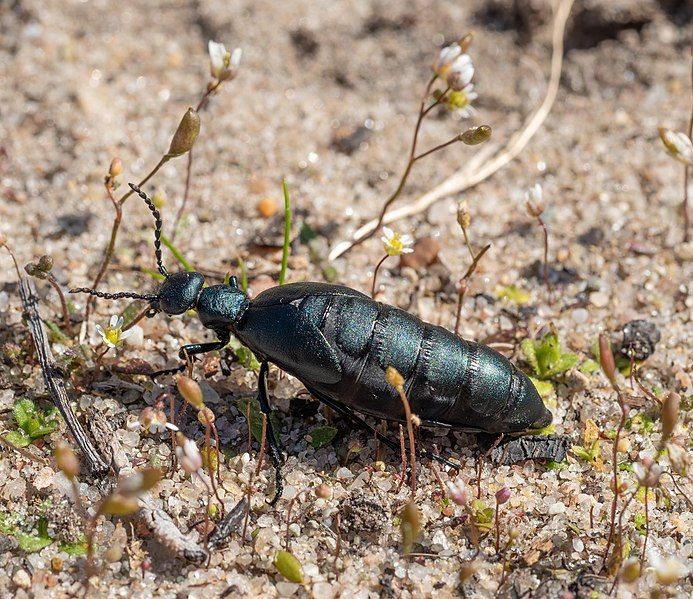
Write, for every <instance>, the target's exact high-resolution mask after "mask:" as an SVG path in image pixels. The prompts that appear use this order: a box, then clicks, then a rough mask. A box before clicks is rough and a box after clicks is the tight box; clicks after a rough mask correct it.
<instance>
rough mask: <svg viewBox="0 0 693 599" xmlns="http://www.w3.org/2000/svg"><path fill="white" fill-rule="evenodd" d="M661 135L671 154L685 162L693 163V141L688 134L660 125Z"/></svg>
mask: <svg viewBox="0 0 693 599" xmlns="http://www.w3.org/2000/svg"><path fill="white" fill-rule="evenodd" d="M659 137H660V139H661V140H662V143H663V144H664V147H665V148H666V150H667V152H668V153H669V155H670V156H672V157H673V158H676V160H678V161H679V162H683V164H687V165H689V166H690V165H693V141H691V138H690V137H688V135H686V134H685V133H683V132H682V131H672V130H671V129H666V128H665V127H660V128H659Z"/></svg>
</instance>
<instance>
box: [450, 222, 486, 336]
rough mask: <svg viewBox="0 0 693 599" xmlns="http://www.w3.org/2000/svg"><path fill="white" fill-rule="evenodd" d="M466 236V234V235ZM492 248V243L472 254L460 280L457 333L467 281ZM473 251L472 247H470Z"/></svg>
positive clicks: (456, 322)
mask: <svg viewBox="0 0 693 599" xmlns="http://www.w3.org/2000/svg"><path fill="white" fill-rule="evenodd" d="M465 238H466V235H465ZM490 248H491V244H490V243H489V244H488V245H485V246H484V247H483V248H481V250H480V251H479V253H478V254H477V255H476V256H474V255H473V254H472V263H471V264H470V265H469V268H467V272H465V273H464V276H463V277H462V280H461V281H460V290H459V293H458V295H457V315H456V317H455V335H459V332H460V321H461V318H462V301H463V300H464V294H465V293H466V292H467V281H468V280H469V278H470V277H471V276H472V275H473V274H474V271H475V270H476V267H477V266H478V265H479V261H480V260H481V259H482V258H483V257H484V254H485V253H486V252H488V250H489V249H490ZM470 251H471V248H470Z"/></svg>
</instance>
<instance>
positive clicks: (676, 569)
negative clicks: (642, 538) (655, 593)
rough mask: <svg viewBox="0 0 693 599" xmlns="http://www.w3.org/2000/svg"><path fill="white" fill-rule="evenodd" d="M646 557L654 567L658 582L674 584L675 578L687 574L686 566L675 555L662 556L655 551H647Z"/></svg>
mask: <svg viewBox="0 0 693 599" xmlns="http://www.w3.org/2000/svg"><path fill="white" fill-rule="evenodd" d="M647 553H648V556H647V557H648V559H649V562H650V564H651V565H652V567H653V568H654V571H655V575H656V576H657V582H659V583H660V584H674V583H675V582H676V581H677V580H680V579H681V578H684V577H685V576H687V575H688V568H687V567H686V565H685V564H683V563H681V562H680V561H679V560H678V559H676V558H675V557H666V558H665V557H662V555H661V554H660V553H659V552H658V551H656V550H651V551H648V552H647Z"/></svg>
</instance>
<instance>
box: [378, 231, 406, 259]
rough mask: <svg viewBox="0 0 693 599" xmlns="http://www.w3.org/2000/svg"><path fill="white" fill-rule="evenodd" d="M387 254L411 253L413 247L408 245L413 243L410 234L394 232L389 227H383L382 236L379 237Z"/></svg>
mask: <svg viewBox="0 0 693 599" xmlns="http://www.w3.org/2000/svg"><path fill="white" fill-rule="evenodd" d="M380 240H381V241H382V242H383V246H384V247H385V251H386V252H387V255H388V256H401V255H402V254H411V253H412V252H413V251H414V249H413V248H412V247H410V246H411V245H412V244H413V243H414V239H413V238H412V237H411V235H401V234H400V233H395V232H394V231H393V230H392V229H390V228H389V227H383V236H382V237H381V238H380Z"/></svg>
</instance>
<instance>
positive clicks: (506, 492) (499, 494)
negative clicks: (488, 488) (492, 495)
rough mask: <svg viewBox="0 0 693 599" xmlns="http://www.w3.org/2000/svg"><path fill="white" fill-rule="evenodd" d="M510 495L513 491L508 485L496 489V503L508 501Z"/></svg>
mask: <svg viewBox="0 0 693 599" xmlns="http://www.w3.org/2000/svg"><path fill="white" fill-rule="evenodd" d="M510 495H511V493H510V489H508V487H501V488H500V489H498V491H496V503H498V505H503V504H504V503H507V502H508V501H509V500H510Z"/></svg>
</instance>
